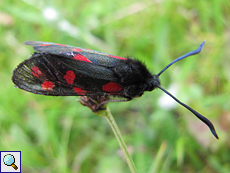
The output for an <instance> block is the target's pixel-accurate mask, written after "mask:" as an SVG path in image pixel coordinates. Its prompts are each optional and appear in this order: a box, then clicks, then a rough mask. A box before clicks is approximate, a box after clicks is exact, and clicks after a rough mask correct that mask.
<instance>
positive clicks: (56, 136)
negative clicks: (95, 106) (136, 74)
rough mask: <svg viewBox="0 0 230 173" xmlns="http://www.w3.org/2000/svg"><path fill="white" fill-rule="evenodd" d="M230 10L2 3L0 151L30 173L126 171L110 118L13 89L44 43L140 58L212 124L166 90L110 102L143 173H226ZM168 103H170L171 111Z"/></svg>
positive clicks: (216, 2)
mask: <svg viewBox="0 0 230 173" xmlns="http://www.w3.org/2000/svg"><path fill="white" fill-rule="evenodd" d="M229 24H230V4H229V1H226V0H202V1H186V0H177V1H176V0H165V1H163V0H142V1H141V0H140V1H134V0H123V1H117V0H109V1H108V0H99V1H94V0H91V1H87V0H75V1H73V0H56V1H45V0H40V1H37V0H1V1H0V81H1V82H0V150H1V151H10V150H16V151H22V172H24V173H31V172H32V173H38V172H39V173H52V172H55V173H59V172H60V173H72V172H81V173H94V172H97V173H118V172H119V173H126V172H130V171H129V168H128V166H127V164H126V161H125V160H124V158H123V155H122V152H121V150H120V149H119V145H118V142H117V141H116V138H115V137H114V134H113V132H112V130H111V129H110V127H109V125H108V123H107V122H106V120H105V118H103V117H98V116H96V115H95V114H93V113H92V112H91V110H90V109H88V108H87V107H83V106H82V105H80V104H79V103H78V102H77V100H76V99H78V98H77V97H48V96H40V95H35V94H32V93H28V92H25V91H23V90H20V89H17V88H15V87H14V85H13V83H12V81H11V75H12V71H13V69H14V68H15V67H16V66H17V65H18V64H19V63H20V62H22V61H23V60H25V59H27V58H29V57H30V55H31V53H33V50H32V48H31V47H28V46H25V45H24V44H23V42H25V41H28V40H33V41H47V42H55V43H61V44H67V45H73V46H77V47H83V48H89V49H94V50H98V51H102V52H106V53H110V54H114V55H117V56H131V57H135V58H137V59H139V60H141V61H143V62H145V64H146V65H147V67H148V69H149V70H150V71H151V72H152V73H158V72H159V71H160V70H161V69H163V68H164V67H165V66H166V65H167V64H168V63H169V62H171V61H172V60H174V59H175V58H177V57H179V56H181V55H183V54H185V53H187V52H189V51H192V50H194V49H196V48H197V47H198V46H199V44H200V43H201V42H202V41H203V40H205V41H206V44H205V46H204V49H203V50H202V52H201V53H200V54H198V55H195V56H192V57H190V58H188V59H186V60H183V61H180V62H178V63H176V64H175V65H173V66H172V67H170V69H168V70H167V71H166V72H165V73H164V74H162V75H161V84H162V86H163V87H164V88H165V89H167V90H170V91H172V92H173V91H174V92H173V93H174V94H175V95H176V96H177V97H178V98H179V99H180V100H181V101H182V102H184V103H186V104H188V105H189V106H191V107H192V108H194V109H195V110H197V111H198V112H199V113H201V114H203V115H204V116H206V117H207V118H209V119H210V120H211V121H212V122H213V124H214V125H215V127H216V130H217V133H218V135H219V137H220V140H219V141H218V140H216V139H215V138H214V136H213V135H212V134H211V132H210V131H209V129H208V128H207V126H206V125H205V124H203V123H202V122H201V121H200V120H198V119H197V118H196V117H195V116H194V115H193V114H192V113H190V112H189V111H188V110H186V109H185V108H183V107H182V106H180V105H179V104H177V103H175V104H172V103H171V102H170V101H172V99H170V98H169V97H164V96H165V94H164V93H162V92H161V91H160V90H155V91H153V92H145V94H144V95H143V96H142V97H140V98H136V99H134V100H132V101H130V102H126V103H109V108H110V109H111V112H112V114H113V115H114V117H115V119H116V121H117V124H118V126H119V127H120V130H121V132H122V134H123V136H124V140H125V142H126V143H127V145H128V147H129V149H130V153H131V155H132V158H133V160H134V163H135V165H136V167H137V170H138V172H140V173H146V172H148V173H181V172H183V173H193V172H199V173H216V172H218V173H219V172H220V173H228V172H230V164H229V163H230V138H229V131H230V98H229V91H230V57H229V56H230V49H229V47H230V27H229ZM168 102H169V103H168Z"/></svg>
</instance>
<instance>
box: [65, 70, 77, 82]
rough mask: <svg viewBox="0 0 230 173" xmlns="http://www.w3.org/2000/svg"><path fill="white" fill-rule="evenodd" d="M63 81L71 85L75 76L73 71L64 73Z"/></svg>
mask: <svg viewBox="0 0 230 173" xmlns="http://www.w3.org/2000/svg"><path fill="white" fill-rule="evenodd" d="M64 79H65V80H66V82H67V83H68V84H72V83H73V81H74V79H75V74H74V72H73V71H71V70H69V71H67V72H66V75H65V76H64Z"/></svg>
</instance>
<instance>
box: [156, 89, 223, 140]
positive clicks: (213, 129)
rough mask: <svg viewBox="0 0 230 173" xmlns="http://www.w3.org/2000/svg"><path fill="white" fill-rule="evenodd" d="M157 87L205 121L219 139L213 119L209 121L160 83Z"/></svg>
mask: <svg viewBox="0 0 230 173" xmlns="http://www.w3.org/2000/svg"><path fill="white" fill-rule="evenodd" d="M157 87H158V88H159V89H161V90H162V91H163V92H165V93H166V94H168V95H169V96H170V97H172V98H173V99H174V100H175V101H176V102H177V103H179V104H181V105H182V106H184V107H185V108H186V109H188V110H189V111H191V112H192V113H193V114H194V115H195V116H196V117H197V118H199V119H200V120H201V121H203V122H204V123H205V124H206V125H207V126H208V127H209V129H210V130H211V132H212V134H213V135H214V136H215V137H216V139H219V137H218V135H217V133H216V130H215V127H214V126H213V124H212V123H211V121H209V120H208V119H207V118H205V117H204V116H203V115H201V114H199V113H198V112H196V111H195V110H194V109H192V108H191V107H189V106H187V105H186V104H184V103H182V102H181V101H180V100H178V99H177V98H176V97H175V96H173V95H172V94H171V93H169V92H168V91H166V90H165V89H164V88H162V87H161V86H160V85H157Z"/></svg>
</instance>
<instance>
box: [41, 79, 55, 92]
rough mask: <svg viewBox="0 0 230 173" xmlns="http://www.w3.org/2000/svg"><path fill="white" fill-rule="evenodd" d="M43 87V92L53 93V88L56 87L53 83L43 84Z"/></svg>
mask: <svg viewBox="0 0 230 173" xmlns="http://www.w3.org/2000/svg"><path fill="white" fill-rule="evenodd" d="M41 87H42V90H45V91H53V87H55V85H54V84H53V82H50V81H45V82H43V83H42V84H41Z"/></svg>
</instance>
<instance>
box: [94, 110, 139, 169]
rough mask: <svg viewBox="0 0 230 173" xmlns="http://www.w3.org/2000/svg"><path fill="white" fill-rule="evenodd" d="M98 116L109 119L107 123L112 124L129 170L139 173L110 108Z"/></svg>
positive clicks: (98, 113) (100, 112)
mask: <svg viewBox="0 0 230 173" xmlns="http://www.w3.org/2000/svg"><path fill="white" fill-rule="evenodd" d="M102 112H103V113H102ZM96 114H97V115H99V116H104V117H105V118H106V119H107V121H108V122H109V124H110V127H111V128H112V130H113V132H114V134H115V136H116V138H117V140H118V142H119V145H120V147H121V149H122V151H123V153H124V154H125V158H126V161H127V163H128V165H129V168H130V170H131V172H132V173H137V169H136V167H135V165H134V163H133V160H132V158H131V156H130V155H129V152H128V149H127V146H126V144H125V142H124V140H123V138H122V135H121V132H120V130H119V128H118V126H117V124H116V122H115V120H114V118H113V115H112V114H111V112H110V110H109V108H108V107H107V108H106V110H105V111H99V112H97V113H96Z"/></svg>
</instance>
